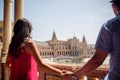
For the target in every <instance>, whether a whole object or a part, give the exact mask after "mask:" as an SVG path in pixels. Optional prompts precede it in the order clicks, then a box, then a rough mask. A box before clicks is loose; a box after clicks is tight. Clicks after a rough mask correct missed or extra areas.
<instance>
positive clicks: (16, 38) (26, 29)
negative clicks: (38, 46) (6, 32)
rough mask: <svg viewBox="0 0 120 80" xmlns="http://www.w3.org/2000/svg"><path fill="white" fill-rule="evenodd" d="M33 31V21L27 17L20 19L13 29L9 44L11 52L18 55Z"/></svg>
mask: <svg viewBox="0 0 120 80" xmlns="http://www.w3.org/2000/svg"><path fill="white" fill-rule="evenodd" d="M31 31H32V25H31V23H30V22H29V21H28V20H27V19H25V18H22V19H18V20H17V22H16V23H15V25H14V29H13V33H14V35H13V37H12V40H11V43H10V45H9V54H10V55H12V56H14V57H18V56H19V55H20V53H21V50H20V48H21V45H22V44H23V42H24V40H25V39H26V38H27V37H30V33H31Z"/></svg>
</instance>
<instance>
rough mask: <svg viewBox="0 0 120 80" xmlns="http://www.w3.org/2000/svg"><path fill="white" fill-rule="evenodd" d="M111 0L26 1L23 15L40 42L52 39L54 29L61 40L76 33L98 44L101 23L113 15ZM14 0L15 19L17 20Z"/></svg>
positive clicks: (0, 12) (0, 3) (0, 0)
mask: <svg viewBox="0 0 120 80" xmlns="http://www.w3.org/2000/svg"><path fill="white" fill-rule="evenodd" d="M109 1H110V0H24V17H25V18H27V19H29V20H30V22H31V23H32V26H33V31H32V37H33V39H34V40H37V41H47V40H51V38H52V34H53V32H54V31H55V33H56V36H57V39H58V40H65V41H67V39H70V38H73V36H76V37H77V38H78V39H79V41H80V42H81V41H82V38H83V35H85V37H86V40H87V42H88V44H95V42H96V39H97V36H98V33H99V30H100V28H101V26H102V25H103V24H104V23H105V22H106V21H107V20H109V19H111V18H113V17H114V14H113V11H112V7H111V4H110V3H109ZM13 15H14V0H13V1H12V15H11V16H12V21H14V17H13ZM0 20H3V0H0Z"/></svg>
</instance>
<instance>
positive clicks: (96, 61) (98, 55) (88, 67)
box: [74, 50, 108, 77]
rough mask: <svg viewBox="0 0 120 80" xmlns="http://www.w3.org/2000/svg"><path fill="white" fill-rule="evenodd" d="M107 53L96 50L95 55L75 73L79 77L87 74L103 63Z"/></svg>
mask: <svg viewBox="0 0 120 80" xmlns="http://www.w3.org/2000/svg"><path fill="white" fill-rule="evenodd" d="M107 55H108V53H107V52H105V51H101V50H96V51H95V54H94V55H93V57H92V58H91V59H90V60H89V61H88V62H87V63H86V64H85V65H84V66H83V67H82V68H81V69H78V70H76V71H75V73H74V74H75V75H76V76H78V77H80V76H85V75H87V74H88V73H90V72H91V71H93V70H95V69H96V68H98V67H99V66H100V65H102V63H103V62H104V60H105V59H106V57H107Z"/></svg>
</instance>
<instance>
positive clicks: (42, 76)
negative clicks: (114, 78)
mask: <svg viewBox="0 0 120 80" xmlns="http://www.w3.org/2000/svg"><path fill="white" fill-rule="evenodd" d="M50 65H51V66H53V67H56V68H58V69H61V70H70V71H75V70H76V69H78V68H80V67H82V66H83V65H84V64H80V65H78V64H77V65H75V64H50ZM38 72H39V80H63V79H62V77H60V76H59V75H56V74H51V73H46V72H44V71H42V70H38ZM107 72H108V67H107V66H103V65H102V66H101V67H99V68H98V69H96V70H95V71H93V72H91V73H89V74H88V75H86V76H83V77H81V78H80V79H79V80H103V78H104V77H105V75H106V74H107ZM0 80H2V70H1V64H0Z"/></svg>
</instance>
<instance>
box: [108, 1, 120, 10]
mask: <svg viewBox="0 0 120 80" xmlns="http://www.w3.org/2000/svg"><path fill="white" fill-rule="evenodd" d="M110 3H114V4H115V5H116V6H117V7H118V8H119V10H120V0H111V1H110Z"/></svg>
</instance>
